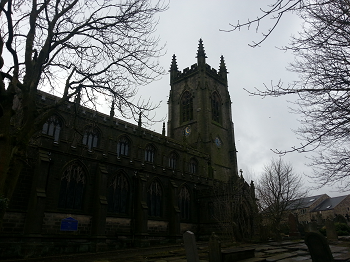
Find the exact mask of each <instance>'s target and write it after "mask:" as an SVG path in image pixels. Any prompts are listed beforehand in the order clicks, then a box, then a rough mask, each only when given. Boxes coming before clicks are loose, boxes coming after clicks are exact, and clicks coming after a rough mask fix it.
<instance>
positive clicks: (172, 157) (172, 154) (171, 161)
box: [169, 152, 178, 170]
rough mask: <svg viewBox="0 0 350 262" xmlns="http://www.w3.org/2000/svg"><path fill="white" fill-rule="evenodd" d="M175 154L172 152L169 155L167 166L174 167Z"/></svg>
mask: <svg viewBox="0 0 350 262" xmlns="http://www.w3.org/2000/svg"><path fill="white" fill-rule="evenodd" d="M177 158H178V157H177V155H176V154H175V153H174V152H173V153H171V154H170V155H169V167H170V168H171V169H173V170H174V169H176V165H177Z"/></svg>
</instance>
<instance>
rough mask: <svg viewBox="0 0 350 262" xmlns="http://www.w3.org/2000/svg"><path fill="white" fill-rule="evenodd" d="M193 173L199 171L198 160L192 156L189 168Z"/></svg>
mask: <svg viewBox="0 0 350 262" xmlns="http://www.w3.org/2000/svg"><path fill="white" fill-rule="evenodd" d="M188 171H189V172H190V173H191V174H196V173H197V171H198V163H197V160H196V159H194V158H191V160H190V163H189V170H188Z"/></svg>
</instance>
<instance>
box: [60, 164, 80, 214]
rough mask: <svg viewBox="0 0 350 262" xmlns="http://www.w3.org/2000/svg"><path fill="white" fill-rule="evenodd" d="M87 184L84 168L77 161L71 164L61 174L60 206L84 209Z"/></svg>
mask: <svg viewBox="0 0 350 262" xmlns="http://www.w3.org/2000/svg"><path fill="white" fill-rule="evenodd" d="M85 184H86V175H85V172H84V170H83V168H82V167H81V166H80V165H79V164H77V163H74V164H71V165H69V166H68V167H67V168H66V170H65V171H64V172H63V175H62V176H61V187H60V194H59V201H58V207H59V208H67V209H82V205H83V194H84V188H85Z"/></svg>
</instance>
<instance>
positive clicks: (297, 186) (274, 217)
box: [256, 158, 305, 239]
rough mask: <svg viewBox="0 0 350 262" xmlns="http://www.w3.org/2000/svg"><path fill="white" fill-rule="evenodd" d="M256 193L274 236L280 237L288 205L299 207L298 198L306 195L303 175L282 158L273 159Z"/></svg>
mask: <svg viewBox="0 0 350 262" xmlns="http://www.w3.org/2000/svg"><path fill="white" fill-rule="evenodd" d="M256 193H257V198H258V200H259V206H260V209H261V211H262V214H263V221H265V222H264V223H268V224H269V226H270V228H271V229H272V231H273V233H274V236H275V237H276V238H277V239H279V238H280V224H281V221H282V219H283V216H284V215H285V212H286V211H287V210H288V207H291V206H293V209H296V208H298V202H297V200H298V199H301V198H303V197H305V192H303V191H302V182H301V177H300V176H298V175H297V174H295V173H294V172H293V168H292V166H291V165H290V164H287V163H285V162H283V160H282V159H281V158H279V159H278V160H271V162H270V163H269V164H268V165H266V166H265V167H264V172H263V174H262V176H261V177H260V179H259V180H258V183H257V186H256Z"/></svg>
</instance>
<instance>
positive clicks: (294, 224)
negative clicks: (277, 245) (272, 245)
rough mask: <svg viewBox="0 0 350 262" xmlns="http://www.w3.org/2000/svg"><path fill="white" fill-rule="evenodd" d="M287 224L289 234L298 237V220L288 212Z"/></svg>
mask: <svg viewBox="0 0 350 262" xmlns="http://www.w3.org/2000/svg"><path fill="white" fill-rule="evenodd" d="M288 225H289V236H291V237H299V236H300V233H299V230H298V220H297V218H296V217H295V216H294V215H293V214H292V213H290V214H289V216H288Z"/></svg>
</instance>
